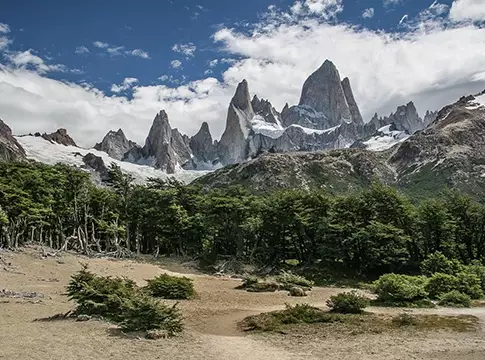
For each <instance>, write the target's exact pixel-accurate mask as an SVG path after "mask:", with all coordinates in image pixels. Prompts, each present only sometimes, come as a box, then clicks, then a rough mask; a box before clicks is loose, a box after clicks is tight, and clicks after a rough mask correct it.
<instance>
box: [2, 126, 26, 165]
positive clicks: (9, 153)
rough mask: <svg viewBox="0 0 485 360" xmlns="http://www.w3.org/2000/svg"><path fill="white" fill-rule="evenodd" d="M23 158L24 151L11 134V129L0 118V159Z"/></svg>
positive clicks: (15, 159)
mask: <svg viewBox="0 0 485 360" xmlns="http://www.w3.org/2000/svg"><path fill="white" fill-rule="evenodd" d="M22 159H25V151H24V149H23V148H22V146H20V144H19V143H18V142H17V140H15V138H14V137H13V135H12V129H10V127H9V126H8V125H7V124H5V123H4V122H3V121H2V120H1V119H0V161H18V160H22Z"/></svg>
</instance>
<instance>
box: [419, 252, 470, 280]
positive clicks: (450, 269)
mask: <svg viewBox="0 0 485 360" xmlns="http://www.w3.org/2000/svg"><path fill="white" fill-rule="evenodd" d="M462 270H463V265H462V264H461V263H460V262H459V261H458V260H456V259H453V260H450V259H448V258H447V257H446V256H445V255H443V254H442V253H441V252H439V251H437V252H435V253H433V254H430V255H428V257H427V258H426V259H425V260H424V261H423V262H422V263H421V272H422V273H423V274H424V275H426V276H432V275H433V274H435V273H442V274H448V275H454V274H456V273H459V272H460V271H462Z"/></svg>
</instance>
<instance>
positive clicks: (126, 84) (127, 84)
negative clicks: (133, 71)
mask: <svg viewBox="0 0 485 360" xmlns="http://www.w3.org/2000/svg"><path fill="white" fill-rule="evenodd" d="M136 83H138V79H137V78H133V77H129V78H125V79H124V80H123V82H122V83H121V84H120V85H116V84H113V85H111V91H112V92H114V93H120V92H122V91H126V90H129V89H131V88H132V87H133V86H134V85H135V84H136Z"/></svg>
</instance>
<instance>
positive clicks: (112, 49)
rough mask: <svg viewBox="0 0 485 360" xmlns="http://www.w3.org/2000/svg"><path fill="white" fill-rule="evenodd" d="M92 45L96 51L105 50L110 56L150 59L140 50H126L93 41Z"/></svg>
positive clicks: (121, 47)
mask: <svg viewBox="0 0 485 360" xmlns="http://www.w3.org/2000/svg"><path fill="white" fill-rule="evenodd" d="M93 45H94V46H95V47H97V48H98V49H103V50H105V51H106V52H107V53H108V55H110V56H121V55H124V56H137V57H140V58H142V59H150V54H149V53H148V52H146V51H145V50H142V49H133V50H126V47H125V46H118V45H111V44H108V43H106V42H102V41H95V42H93Z"/></svg>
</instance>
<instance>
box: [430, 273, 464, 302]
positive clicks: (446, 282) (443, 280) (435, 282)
mask: <svg viewBox="0 0 485 360" xmlns="http://www.w3.org/2000/svg"><path fill="white" fill-rule="evenodd" d="M457 288H458V279H457V277H456V276H453V275H448V274H442V273H435V274H433V276H431V278H430V279H429V280H428V283H427V284H426V291H427V292H428V294H429V296H430V298H432V299H437V298H439V296H440V295H441V294H445V293H448V292H450V291H452V290H455V289H457Z"/></svg>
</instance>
